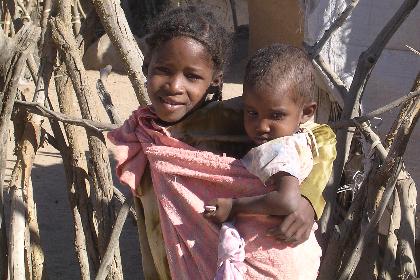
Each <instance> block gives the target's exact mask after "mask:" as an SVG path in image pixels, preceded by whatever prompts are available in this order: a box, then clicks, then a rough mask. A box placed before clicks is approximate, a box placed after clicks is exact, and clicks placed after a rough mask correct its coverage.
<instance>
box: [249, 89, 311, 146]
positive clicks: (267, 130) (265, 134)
mask: <svg viewBox="0 0 420 280" xmlns="http://www.w3.org/2000/svg"><path fill="white" fill-rule="evenodd" d="M291 94H293V93H290V92H287V90H280V89H273V88H271V87H270V86H266V87H262V88H255V87H250V88H247V87H245V89H244V94H243V101H244V126H245V130H246V133H247V134H248V136H249V137H250V138H251V139H252V140H253V141H254V142H255V143H256V144H257V145H261V144H263V143H265V142H267V141H270V140H273V139H275V138H279V137H283V136H289V135H292V134H293V133H295V132H297V131H298V129H299V125H300V124H301V123H304V122H306V121H307V120H308V119H309V118H310V117H311V116H312V115H313V113H314V110H315V108H316V103H311V104H310V105H309V107H307V105H308V104H306V105H304V106H303V107H302V106H300V104H296V102H295V101H294V100H292V98H291V97H290V96H291ZM314 104H315V105H314ZM308 108H309V109H308ZM308 110H309V111H308Z"/></svg>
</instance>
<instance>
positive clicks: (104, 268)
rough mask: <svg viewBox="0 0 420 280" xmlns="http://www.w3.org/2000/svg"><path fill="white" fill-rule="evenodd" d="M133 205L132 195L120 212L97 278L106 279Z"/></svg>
mask: <svg viewBox="0 0 420 280" xmlns="http://www.w3.org/2000/svg"><path fill="white" fill-rule="evenodd" d="M132 205H133V196H130V197H129V198H127V199H126V200H125V201H124V203H123V205H122V207H121V209H120V211H119V213H118V216H117V219H116V222H115V225H114V228H113V230H112V234H111V238H110V240H109V244H108V248H107V250H106V252H105V255H104V257H103V259H102V262H101V266H100V267H99V270H98V274H97V275H96V278H95V280H104V279H105V278H106V276H107V275H108V268H109V265H110V264H111V261H112V258H113V256H114V249H115V248H116V247H118V242H119V238H120V235H121V232H122V229H123V226H124V223H125V220H126V219H127V215H128V213H129V211H130V208H131V206H132Z"/></svg>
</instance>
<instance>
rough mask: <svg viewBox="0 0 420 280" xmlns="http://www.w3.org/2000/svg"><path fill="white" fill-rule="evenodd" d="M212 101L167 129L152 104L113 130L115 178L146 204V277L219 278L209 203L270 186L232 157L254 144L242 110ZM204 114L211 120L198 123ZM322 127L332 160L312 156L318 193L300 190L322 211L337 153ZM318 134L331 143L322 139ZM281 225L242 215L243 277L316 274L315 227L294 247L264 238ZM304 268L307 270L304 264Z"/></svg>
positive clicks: (263, 190) (143, 206)
mask: <svg viewBox="0 0 420 280" xmlns="http://www.w3.org/2000/svg"><path fill="white" fill-rule="evenodd" d="M210 105H211V104H210ZM210 105H207V106H206V107H205V108H203V109H200V110H198V111H196V112H195V113H194V114H193V115H190V116H189V120H188V119H186V120H184V121H182V122H181V123H179V124H177V125H175V126H173V127H167V128H163V127H161V126H159V125H157V124H156V122H155V121H156V116H155V115H154V114H153V112H152V111H151V110H150V108H149V107H146V108H140V109H138V110H137V111H135V112H133V114H132V116H131V117H130V118H129V119H128V120H127V121H126V122H125V123H124V124H123V126H122V127H121V128H118V129H116V130H114V131H113V132H110V133H109V134H108V138H109V139H110V140H111V142H113V144H114V145H115V147H114V148H115V152H114V155H115V159H116V160H117V175H118V177H119V178H120V180H121V182H123V183H125V184H127V185H129V186H130V187H131V188H132V190H133V191H134V192H135V193H136V194H137V195H138V196H139V199H140V201H141V205H140V206H139V207H141V209H140V213H141V214H142V215H140V216H139V217H138V219H139V221H138V223H139V226H138V227H139V229H140V230H141V231H142V232H140V247H141V250H142V260H143V262H142V264H143V271H144V274H145V279H213V278H214V276H215V273H216V268H217V246H218V232H219V228H218V227H217V226H216V225H214V224H213V223H211V222H209V221H208V220H206V219H204V218H203V215H202V212H203V210H204V209H203V207H204V204H205V202H207V201H209V200H211V199H213V198H217V197H240V196H251V195H259V194H263V193H266V192H267V191H270V189H269V188H266V187H264V186H263V185H262V184H261V182H260V180H259V179H258V178H257V177H255V176H253V175H251V174H250V173H249V172H248V171H247V170H246V169H245V168H244V167H243V165H242V163H241V162H240V161H239V160H237V159H235V158H233V157H230V156H228V155H234V156H236V157H240V156H242V155H243V153H244V151H246V150H247V149H248V148H249V147H247V145H248V144H249V143H246V140H245V139H246V138H245V137H243V136H244V135H243V130H241V129H240V127H241V126H238V125H237V124H238V123H239V122H241V116H242V115H241V114H240V110H239V111H238V107H235V106H233V107H232V106H231V105H229V104H223V103H220V104H214V105H213V106H210ZM238 112H239V113H238ZM233 113H235V114H233ZM212 116H214V118H215V119H216V120H217V125H210V124H211V123H212V122H211V121H210V120H213V121H215V119H212ZM218 118H228V119H229V120H231V123H233V124H235V123H236V125H234V126H233V127H229V122H227V121H226V120H225V122H220V120H219V119H218ZM203 119H207V121H205V122H201V123H200V121H203ZM197 122H198V123H197ZM200 124H201V125H200ZM203 124H204V125H203ZM213 124H214V122H213ZM222 124H224V125H225V126H223V125H222ZM193 127H195V128H197V129H195V130H194V129H192V128H193ZM219 128H222V129H219ZM317 128H318V129H319V128H320V125H316V124H314V129H313V130H312V131H313V133H314V135H315V138H316V140H317V143H318V147H319V156H320V157H322V156H323V152H325V154H324V156H326V158H327V160H322V159H319V158H318V159H317V158H315V159H314V162H315V165H314V169H315V170H317V169H318V172H319V171H320V170H321V171H322V174H320V173H318V174H317V176H315V177H312V179H315V181H312V182H311V184H312V186H314V184H315V187H313V188H315V189H316V190H312V193H311V191H308V192H306V191H304V189H303V188H302V189H301V192H302V194H303V195H305V196H306V197H307V198H308V199H309V200H310V201H311V203H312V205H313V206H314V209H315V210H316V212H317V215H319V214H320V213H321V212H322V208H323V204H322V203H325V202H323V199H322V196H321V195H320V193H321V191H322V189H323V187H324V186H325V183H326V181H327V180H328V177H329V176H330V173H331V167H332V161H333V159H334V157H335V148H334V147H332V145H334V144H335V136H334V134H333V133H332V131H331V130H330V129H329V128H328V127H327V126H324V129H321V130H318V132H320V133H317V131H316V129H317ZM317 134H318V136H317ZM226 136H228V137H226ZM319 136H321V138H322V137H325V140H326V141H324V142H322V141H321V142H320V141H318V138H319ZM321 138H319V139H321ZM187 143H188V144H187ZM322 143H323V144H327V145H321V144H322ZM331 144H332V145H331ZM322 146H325V147H326V148H327V149H322ZM197 148H199V149H197ZM203 150H206V151H203ZM241 153H242V154H241ZM318 161H319V162H320V163H321V165H318V168H317V164H316V163H317V162H318ZM309 178H311V175H310V176H309V177H308V179H309ZM304 183H305V182H304ZM304 183H303V184H302V187H303V186H304ZM321 184H323V185H321ZM308 189H310V187H308ZM320 190H321V191H320ZM312 197H314V198H315V199H311V198H312ZM279 222H280V221H279V218H278V217H276V218H275V217H267V216H252V217H250V216H239V217H238V218H237V221H236V225H235V226H236V228H237V229H238V231H239V233H240V234H241V236H242V237H243V239H244V242H245V245H246V246H245V248H246V251H245V262H244V264H245V266H246V272H245V274H244V279H315V278H316V274H317V269H318V267H319V258H320V255H321V250H320V248H319V246H318V243H317V242H316V239H315V236H314V234H313V232H312V233H311V237H310V238H309V240H308V241H306V242H305V243H303V244H302V245H299V246H297V247H295V248H291V247H289V246H287V244H283V243H280V242H277V241H275V240H274V239H273V238H272V237H268V236H266V232H267V230H268V229H269V228H271V227H273V226H276V225H278V224H279ZM314 229H315V227H314ZM162 237H163V238H162ZM302 265H303V267H304V268H305V269H303V270H302V269H298V267H302ZM302 272H304V273H302Z"/></svg>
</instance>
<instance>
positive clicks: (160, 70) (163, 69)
mask: <svg viewBox="0 0 420 280" xmlns="http://www.w3.org/2000/svg"><path fill="white" fill-rule="evenodd" d="M155 71H156V72H158V73H163V74H169V72H170V71H169V68H166V67H163V66H158V67H156V68H155Z"/></svg>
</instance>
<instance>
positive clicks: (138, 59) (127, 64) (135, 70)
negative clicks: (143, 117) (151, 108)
mask: <svg viewBox="0 0 420 280" xmlns="http://www.w3.org/2000/svg"><path fill="white" fill-rule="evenodd" d="M93 4H94V6H95V9H96V12H97V13H98V15H99V18H100V19H101V22H102V25H103V26H104V28H105V30H106V33H107V34H108V36H109V39H110V40H111V42H112V44H113V45H114V46H115V49H116V50H117V51H118V53H119V54H120V57H121V60H122V63H123V65H124V68H125V70H127V73H128V77H129V78H130V81H131V84H132V85H133V88H134V91H135V93H136V96H137V99H138V101H139V103H140V105H141V106H145V105H147V104H148V103H150V102H149V98H148V96H147V93H146V90H145V88H144V82H145V80H146V79H145V77H144V75H143V73H142V71H141V68H142V65H143V60H144V57H143V54H142V52H141V51H140V48H139V46H138V45H137V43H136V41H135V40H134V37H133V34H132V33H131V29H130V27H129V26H128V22H127V19H126V18H125V16H124V12H123V10H122V8H121V5H120V4H119V3H117V2H116V1H113V0H93Z"/></svg>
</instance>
